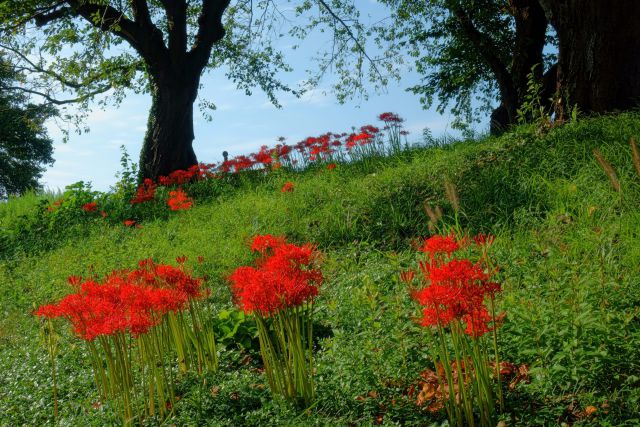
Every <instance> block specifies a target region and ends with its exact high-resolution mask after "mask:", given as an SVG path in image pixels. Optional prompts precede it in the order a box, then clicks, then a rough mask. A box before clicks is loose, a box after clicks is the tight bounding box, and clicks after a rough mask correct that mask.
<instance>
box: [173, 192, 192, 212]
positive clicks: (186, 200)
mask: <svg viewBox="0 0 640 427" xmlns="http://www.w3.org/2000/svg"><path fill="white" fill-rule="evenodd" d="M167 205H169V209H171V210H172V211H180V210H187V209H191V205H193V199H192V198H191V197H188V196H187V193H185V192H184V191H183V190H182V189H181V188H178V189H177V190H175V191H171V192H170V193H169V199H168V200H167Z"/></svg>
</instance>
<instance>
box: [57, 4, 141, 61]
mask: <svg viewBox="0 0 640 427" xmlns="http://www.w3.org/2000/svg"><path fill="white" fill-rule="evenodd" d="M67 3H68V4H69V5H70V6H71V8H72V9H73V12H74V13H75V14H77V15H79V16H81V17H83V18H84V19H85V20H86V21H88V22H89V23H90V24H91V25H93V26H94V27H96V28H99V29H101V30H102V31H109V32H112V33H113V34H116V35H118V36H120V37H122V38H123V39H124V40H126V41H127V42H128V43H129V44H130V45H131V47H133V48H134V49H135V50H137V51H138V52H140V54H141V55H144V54H145V53H146V52H145V51H144V40H143V39H144V38H145V35H146V34H145V33H144V31H143V30H142V27H141V26H140V25H139V24H138V23H136V22H134V21H131V20H130V19H128V18H127V17H125V16H124V13H123V12H121V11H119V10H117V9H115V8H113V7H111V6H104V5H97V4H93V3H88V2H86V1H84V0H67ZM147 37H148V36H147Z"/></svg>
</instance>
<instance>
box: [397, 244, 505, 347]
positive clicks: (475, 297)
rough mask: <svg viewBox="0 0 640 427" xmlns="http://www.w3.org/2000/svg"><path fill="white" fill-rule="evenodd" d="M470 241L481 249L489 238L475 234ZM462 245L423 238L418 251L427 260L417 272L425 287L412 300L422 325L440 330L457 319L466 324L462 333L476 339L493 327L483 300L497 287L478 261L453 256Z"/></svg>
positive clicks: (407, 275) (421, 263) (490, 316)
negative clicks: (417, 307) (439, 328)
mask: <svg viewBox="0 0 640 427" xmlns="http://www.w3.org/2000/svg"><path fill="white" fill-rule="evenodd" d="M474 240H475V241H476V242H477V244H478V245H481V246H482V245H486V244H487V242H489V241H492V240H493V239H492V238H489V237H487V236H482V235H479V236H476V238H475V239H474ZM466 245H468V239H464V240H462V241H459V240H456V238H455V237H454V236H452V235H449V236H440V235H436V236H433V237H430V238H428V239H425V241H424V242H423V244H422V247H421V251H422V252H425V253H426V254H428V256H429V257H428V259H427V260H425V261H421V262H420V269H419V270H420V272H421V273H422V277H421V279H422V281H423V283H426V284H427V286H425V287H424V288H422V289H420V290H417V291H415V292H414V298H415V299H416V300H417V301H418V302H419V303H420V305H421V306H422V307H423V309H422V315H423V317H422V320H421V324H422V325H423V326H439V327H444V326H447V325H449V324H450V323H451V322H453V321H454V320H458V321H460V322H462V323H463V324H464V325H466V329H465V333H466V334H468V335H471V336H473V337H480V336H482V335H484V334H485V333H487V332H489V331H491V330H492V328H493V327H494V325H493V324H492V323H493V322H494V319H493V317H492V315H491V314H490V313H489V311H488V310H487V307H486V306H485V301H486V300H487V299H488V298H491V299H493V298H494V297H495V295H496V293H498V292H500V291H501V288H500V284H498V283H495V282H492V281H491V280H490V279H491V274H490V272H487V266H486V265H485V264H484V263H483V262H482V261H480V262H477V263H473V262H471V261H470V260H468V259H458V258H457V257H454V256H453V255H454V254H455V253H456V252H457V251H458V250H460V249H461V248H463V247H464V246H466ZM402 278H403V280H407V281H408V280H413V275H410V274H409V273H406V272H405V273H403V277H402Z"/></svg>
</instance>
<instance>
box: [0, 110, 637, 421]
mask: <svg viewBox="0 0 640 427" xmlns="http://www.w3.org/2000/svg"><path fill="white" fill-rule="evenodd" d="M539 130H540V129H538V128H536V127H533V126H524V127H520V128H516V129H514V130H513V131H512V132H510V133H508V134H506V135H504V136H502V137H500V138H485V139H481V140H476V141H460V142H453V143H448V144H437V143H436V142H437V141H431V140H430V141H425V143H423V144H422V146H419V147H408V148H406V149H403V150H399V151H394V152H391V153H389V151H386V152H385V155H384V156H383V155H373V154H372V155H370V156H365V157H364V158H360V159H353V161H349V162H344V161H341V160H340V159H338V158H331V159H329V158H327V159H323V160H322V161H319V162H311V163H310V164H309V165H307V166H306V168H304V169H303V168H302V167H297V166H295V167H294V166H293V165H282V166H281V167H273V165H272V163H274V160H273V157H272V161H271V162H269V165H264V164H261V165H257V164H256V165H253V166H252V167H251V169H250V170H245V171H243V172H242V173H229V174H227V175H225V176H224V178H217V179H216V178H210V179H209V178H207V179H202V180H191V181H190V182H182V183H178V182H176V183H172V184H170V185H162V184H161V183H152V184H153V185H155V186H156V187H155V188H154V187H153V185H150V184H148V183H146V184H143V186H142V187H141V189H140V188H138V186H137V185H135V184H134V183H133V182H134V181H133V179H130V180H129V181H127V180H126V179H125V180H121V182H120V183H119V184H118V185H116V187H115V188H114V191H113V192H112V193H109V195H102V194H98V193H94V192H93V191H92V190H91V189H89V188H88V187H87V186H86V185H84V184H81V185H78V186H76V187H74V188H72V189H70V190H68V191H69V192H68V193H67V194H66V195H62V197H58V196H57V195H56V196H55V197H44V198H42V199H39V198H37V197H34V196H30V198H29V199H25V200H21V201H10V202H9V203H7V204H5V205H3V206H2V207H0V217H1V218H2V234H1V236H2V241H3V243H4V246H3V247H2V251H1V255H2V256H1V260H0V301H2V307H3V315H2V317H1V319H0V345H1V347H0V348H1V350H0V415H1V416H0V424H2V425H47V424H51V425H53V424H55V423H59V424H62V425H96V426H97V425H105V424H107V425H108V424H114V425H118V424H121V423H122V417H121V415H120V412H119V410H118V406H117V404H116V403H115V400H113V399H104V398H103V397H101V396H100V392H99V390H97V389H96V387H95V384H94V377H93V375H92V365H91V357H92V356H91V351H90V350H89V349H88V348H87V346H85V345H81V341H80V340H78V338H77V337H76V336H75V335H74V333H73V331H72V330H70V329H69V328H68V327H65V326H64V322H57V324H56V329H55V331H56V334H57V338H56V341H55V342H54V343H52V341H51V340H49V338H48V336H47V335H44V336H42V337H41V335H40V334H41V331H47V330H48V329H47V328H46V325H48V321H45V320H43V321H40V320H38V317H36V316H34V315H33V312H34V311H35V310H36V309H37V307H39V306H41V305H43V304H49V303H52V302H55V301H58V300H60V299H62V298H64V297H65V295H68V294H71V293H73V288H69V287H68V286H67V285H65V283H66V281H67V278H68V277H69V276H79V277H84V278H103V277H105V276H106V275H107V274H109V273H110V272H112V271H113V270H123V269H126V270H129V271H133V270H136V269H137V268H139V267H138V265H137V261H138V260H141V259H148V258H152V259H154V260H155V262H157V263H158V264H171V265H175V259H176V257H180V260H182V261H183V262H185V263H187V264H188V265H189V266H190V268H191V269H192V273H191V274H192V276H193V277H201V278H203V280H204V281H205V282H204V283H205V284H206V287H207V288H208V289H209V290H210V295H209V296H208V297H207V298H206V299H203V300H201V301H200V304H201V305H202V310H203V313H205V314H204V317H206V322H207V324H208V325H210V327H209V330H211V331H214V333H215V335H216V338H217V344H218V345H217V348H216V354H217V356H218V357H217V359H218V360H217V361H218V365H219V367H218V369H217V370H214V369H202V370H201V372H198V369H197V368H196V369H186V370H185V371H184V372H183V373H182V374H180V375H177V376H176V378H175V384H174V394H175V399H174V401H173V404H170V405H168V406H167V405H165V408H166V409H167V411H166V413H165V414H164V415H162V416H161V415H160V414H158V413H155V414H153V415H151V414H149V413H147V414H146V415H145V416H144V417H143V418H141V417H138V418H136V417H134V418H135V421H134V423H138V422H140V423H142V424H145V425H156V424H160V423H162V422H163V421H162V419H164V423H167V424H175V425H194V424H195V425H375V424H380V425H442V424H443V423H446V422H447V419H448V418H449V416H448V414H447V411H446V409H444V406H447V403H446V401H445V400H443V401H442V402H440V403H442V406H443V409H438V410H433V409H434V406H437V405H434V402H436V400H434V399H433V397H434V390H437V389H438V387H441V386H442V382H441V381H440V380H438V379H437V377H438V375H437V374H438V364H437V363H436V362H437V358H436V357H435V356H434V355H433V353H432V347H431V344H430V342H431V339H430V337H429V333H430V332H429V331H432V332H437V330H436V331H433V330H432V329H426V328H425V326H422V325H420V319H421V318H423V319H424V312H423V310H422V309H421V307H420V304H418V302H417V301H416V296H417V294H416V293H415V292H411V290H414V291H415V290H416V289H429V287H428V286H429V283H430V282H429V281H426V282H424V281H423V282H422V283H418V282H417V280H418V279H420V278H421V276H423V275H424V274H423V271H422V270H416V267H417V264H416V262H417V260H416V251H415V249H416V248H420V247H422V246H423V245H424V244H425V242H426V241H428V240H427V239H428V238H429V237H430V236H433V235H436V234H439V235H441V236H443V237H446V236H448V235H449V231H450V230H451V227H453V229H454V230H458V231H459V234H458V238H457V239H456V242H457V241H458V240H460V239H461V238H462V235H463V234H466V235H468V236H474V235H478V233H484V235H485V236H488V235H489V234H491V235H492V236H494V237H493V242H492V244H491V247H490V250H489V254H490V257H491V260H492V261H491V262H492V265H493V266H499V270H498V271H493V275H492V277H491V280H490V281H491V282H495V283H500V284H501V292H500V293H496V295H495V313H496V314H497V315H498V314H501V313H506V315H505V316H504V318H502V319H500V322H498V323H499V324H500V326H499V328H498V329H497V335H496V343H497V344H496V346H497V349H498V355H499V358H498V359H496V358H495V356H491V357H489V358H488V359H489V362H494V364H493V365H491V364H489V369H490V370H497V369H499V373H498V375H493V374H491V372H489V377H491V380H490V381H491V384H492V387H493V396H494V397H493V398H490V399H494V402H495V403H496V408H495V410H494V412H493V415H491V417H492V418H491V419H492V420H495V421H504V422H505V423H506V424H507V425H523V426H524V425H528V426H537V425H561V424H563V423H564V424H565V425H569V424H571V425H616V426H617V425H637V424H638V423H639V422H640V419H638V413H640V392H639V391H638V390H639V387H638V386H640V375H639V374H638V373H639V372H640V355H639V354H638V352H637V348H638V346H639V345H640V318H639V316H640V312H639V311H638V308H637V307H638V302H639V300H640V290H639V288H638V283H639V282H640V269H639V267H638V266H639V265H640V262H639V261H640V243H638V241H639V240H638V234H639V232H638V225H637V224H638V223H639V221H640V213H639V212H638V209H637V207H638V200H640V175H638V169H636V168H637V167H639V162H638V161H637V159H638V157H637V155H636V156H635V157H634V154H633V153H634V150H633V145H632V144H631V145H630V142H629V141H630V138H632V137H635V138H636V139H637V138H639V137H640V116H639V115H638V114H636V113H628V114H621V115H618V116H606V117H601V118H596V119H589V120H579V121H577V122H573V123H570V124H567V125H565V126H563V127H560V128H557V129H552V130H544V132H540V131H539ZM356 135H357V133H356ZM343 141H344V140H343ZM320 144H322V142H321V143H320ZM427 145H428V146H427ZM386 146H387V147H388V145H386ZM365 147H366V145H365ZM594 150H597V151H596V154H595V155H594ZM309 156H311V154H310V153H309ZM634 159H636V160H635V163H634ZM347 160H350V159H347ZM267 162H268V161H267ZM276 163H277V162H276ZM330 165H333V166H332V167H328V166H330ZM198 170H200V169H198ZM127 171H128V172H127ZM267 171H268V172H267ZM207 172H209V173H215V172H216V171H212V170H208V171H207ZM127 173H128V174H129V176H131V177H133V176H134V172H133V171H132V169H131V168H130V167H128V169H125V172H124V173H123V177H124V176H127ZM132 174H133V175H132ZM286 183H291V186H290V187H291V189H292V190H293V191H284V192H283V191H282V189H283V187H284V186H285V184H286ZM152 188H153V190H151V189H152ZM179 189H180V190H181V191H182V192H184V196H177V194H178V193H176V195H174V196H173V197H170V194H169V193H170V192H172V191H175V192H178V191H179ZM152 192H153V198H154V200H155V201H153V202H151V201H144V202H140V203H133V204H132V203H131V200H133V199H136V198H137V199H139V200H142V199H144V198H145V197H149V194H150V193H152ZM60 198H63V199H64V200H65V201H64V202H63V203H61V204H60V206H55V205H54V202H55V201H56V200H58V199H60ZM170 199H177V202H176V203H175V205H176V206H180V207H184V209H181V210H175V211H174V210H172V209H171V206H170V205H169V204H167V200H170ZM188 199H191V200H188ZM40 200H44V202H40ZM12 203H16V204H15V205H12ZM67 203H69V204H68V205H66V204H67ZM91 203H96V205H95V206H94V205H88V206H86V205H87V204H91ZM65 205H66V206H65ZM187 205H188V208H187ZM48 206H51V207H52V208H54V209H56V211H55V212H54V215H52V216H48V215H49V213H48V209H47V207H48ZM84 206H86V208H85V209H83V207H84ZM94 207H95V209H94ZM102 211H104V212H106V213H107V216H106V218H105V217H103V216H102V215H101V212H102ZM134 212H135V215H132V213H134ZM52 217H53V218H55V219H54V220H51V218H52ZM42 218H47V220H46V221H44V220H42ZM125 220H130V221H135V222H134V223H132V224H130V225H131V226H125V224H123V221H125ZM136 225H138V226H139V227H136ZM266 234H270V235H272V236H286V238H287V240H288V241H289V242H291V243H293V244H295V245H304V244H306V243H312V244H316V245H317V251H318V253H319V258H318V259H317V261H318V263H319V265H320V268H321V271H322V276H323V281H322V285H321V287H320V288H319V293H318V295H317V296H314V298H313V306H314V309H313V318H312V321H311V324H312V327H313V338H309V339H307V341H308V342H307V344H309V345H311V346H312V349H311V350H312V354H313V376H312V379H313V387H314V393H313V399H312V401H313V403H311V404H308V405H304V404H302V405H301V406H300V405H295V404H294V405H292V404H289V403H286V400H282V399H278V398H275V397H274V396H273V394H272V391H271V387H270V384H269V380H268V376H267V375H266V374H265V372H264V370H265V368H266V367H265V364H264V362H263V359H262V357H261V353H260V351H261V348H260V344H261V343H260V339H259V335H260V333H259V331H258V329H259V326H258V325H257V324H256V322H255V321H254V320H253V318H252V316H251V315H245V314H244V313H243V312H242V311H240V310H238V309H237V308H236V307H235V304H234V298H233V291H232V289H233V287H232V286H230V283H229V278H230V277H231V275H232V273H233V271H234V270H236V269H237V268H238V267H240V266H249V265H251V264H252V262H254V261H255V260H254V255H252V253H251V251H249V250H248V248H247V244H248V243H251V242H252V239H253V238H254V237H255V236H256V235H266ZM485 242H486V239H485ZM474 244H475V243H471V242H469V248H471V247H472V246H473V245H474ZM469 250H470V249H469ZM478 250H479V249H478ZM444 255H446V254H444ZM452 255H455V256H457V257H458V259H462V258H461V257H462V255H457V254H452ZM183 257H184V258H183ZM447 259H448V258H447ZM469 259H472V260H474V262H475V260H477V257H476V258H469ZM444 261H445V260H444V259H443V262H444ZM176 268H177V267H176ZM410 269H411V270H414V274H413V278H410V277H409V276H410V274H408V273H407V272H408V271H409V270H410ZM489 270H492V269H489V268H485V269H483V271H484V272H485V273H486V272H488V271H489ZM407 281H410V282H412V283H411V284H407V283H406V282H407ZM425 302H426V301H425ZM489 303H490V298H489V299H485V304H487V305H486V306H485V307H486V310H487V312H488V313H490V312H492V311H493V310H491V307H490V305H489ZM478 307H479V306H478ZM187 323H188V324H191V323H190V322H187ZM423 323H424V322H423ZM463 326H465V327H466V324H463ZM494 326H496V325H494V323H493V321H491V322H490V323H489V329H493V328H494ZM443 332H444V333H445V334H449V333H450V331H449V330H444V331H443ZM486 338H488V341H489V342H488V346H487V347H488V351H487V352H488V354H492V353H491V351H490V350H491V349H492V347H493V344H492V343H491V342H492V341H493V331H490V332H487V334H486ZM47 343H49V346H47V345H46V344H47ZM43 344H44V345H43ZM470 348H471V347H470ZM47 349H49V350H53V351H47ZM449 350H450V351H452V352H453V351H454V348H453V347H450V348H449ZM51 354H53V360H54V361H55V367H56V376H55V378H56V381H55V398H54V383H53V379H52V375H51V366H52V363H51V361H52V357H51ZM443 354H444V353H443ZM449 354H453V353H449ZM449 366H452V365H451V364H450V365H449ZM461 366H462V364H456V365H455V367H453V368H452V369H451V372H450V376H451V377H452V378H453V375H454V373H456V374H460V375H459V376H458V377H457V378H456V379H457V380H459V381H461V384H464V382H465V379H464V378H465V376H466V371H463V370H462V369H458V367H461ZM143 372H144V371H143ZM171 372H176V373H177V374H178V373H179V368H176V367H174V368H173V370H172V371H171ZM434 374H435V377H436V378H435V382H434ZM445 377H446V374H445ZM498 378H500V382H499V383H498V381H497V379H498ZM482 381H485V380H482ZM486 382H487V381H485V383H486ZM451 389H453V387H451ZM500 393H502V399H503V404H502V405H500V404H499V403H500V399H499V394H500ZM449 397H451V396H450V395H449ZM303 400H304V399H303ZM156 402H157V400H156ZM453 402H457V400H456V399H455V396H454V400H453ZM485 402H487V399H485ZM450 405H451V403H450ZM463 410H464V409H463ZM472 412H473V414H474V415H473V416H474V419H475V420H476V422H478V424H480V420H481V413H482V412H481V410H480V404H477V403H473V404H472Z"/></svg>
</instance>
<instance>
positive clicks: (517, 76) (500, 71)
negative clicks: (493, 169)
mask: <svg viewBox="0 0 640 427" xmlns="http://www.w3.org/2000/svg"><path fill="white" fill-rule="evenodd" d="M450 8H451V10H452V12H453V14H454V15H455V16H456V18H457V19H458V22H459V24H460V27H461V28H462V30H463V31H464V33H465V34H466V36H467V37H468V38H469V40H470V41H471V42H472V43H473V45H474V46H475V48H476V49H477V50H478V53H479V54H480V55H481V56H482V58H483V60H484V61H485V62H486V63H487V65H488V66H489V68H490V69H491V71H492V73H493V75H494V77H495V79H496V81H497V83H498V89H499V93H500V105H499V106H498V107H497V108H496V109H495V110H494V111H493V112H492V114H491V120H490V130H491V133H492V134H499V133H502V132H503V131H504V130H505V129H507V128H508V127H509V126H511V125H513V124H515V123H516V122H517V119H518V114H517V111H518V109H519V108H520V106H521V105H522V102H523V99H524V96H525V95H526V92H527V83H528V78H529V74H530V73H531V70H532V68H533V67H534V65H538V66H537V67H536V69H535V73H536V75H535V77H536V78H537V79H539V80H541V81H543V85H544V86H545V87H546V86H547V85H551V86H552V87H554V86H555V82H553V81H548V79H543V70H544V59H543V49H544V46H545V36H546V32H547V26H548V22H547V18H546V16H545V13H544V10H543V9H542V7H541V6H540V3H539V2H538V0H509V11H510V13H511V14H512V15H513V17H514V20H515V45H514V50H513V54H512V56H511V62H510V63H509V64H505V62H504V61H503V60H502V59H501V58H500V57H499V56H498V55H497V54H496V52H498V49H497V47H496V46H494V43H493V42H492V40H491V38H490V37H488V36H487V35H486V34H483V33H482V32H481V31H479V30H478V29H477V28H476V27H475V25H474V23H473V21H472V19H471V14H470V13H468V12H467V11H466V10H464V9H463V8H462V7H461V6H460V5H459V3H457V2H452V3H450Z"/></svg>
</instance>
